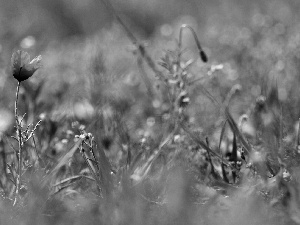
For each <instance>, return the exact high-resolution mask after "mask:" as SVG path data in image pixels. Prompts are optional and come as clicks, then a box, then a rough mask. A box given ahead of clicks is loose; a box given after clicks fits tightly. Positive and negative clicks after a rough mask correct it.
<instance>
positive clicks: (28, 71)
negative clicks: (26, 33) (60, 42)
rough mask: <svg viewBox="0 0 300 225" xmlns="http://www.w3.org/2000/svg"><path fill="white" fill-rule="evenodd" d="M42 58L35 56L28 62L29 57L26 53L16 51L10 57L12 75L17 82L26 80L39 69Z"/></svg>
mask: <svg viewBox="0 0 300 225" xmlns="http://www.w3.org/2000/svg"><path fill="white" fill-rule="evenodd" d="M41 60H42V56H40V55H39V56H37V57H35V58H34V59H33V60H31V61H30V55H29V54H28V53H27V52H24V51H22V50H18V51H16V52H14V53H13V55H12V57H11V66H12V73H13V76H14V78H15V79H16V80H18V81H19V82H21V81H24V80H27V79H28V78H29V77H31V76H32V75H33V74H34V72H35V71H36V70H37V69H38V68H40V63H41Z"/></svg>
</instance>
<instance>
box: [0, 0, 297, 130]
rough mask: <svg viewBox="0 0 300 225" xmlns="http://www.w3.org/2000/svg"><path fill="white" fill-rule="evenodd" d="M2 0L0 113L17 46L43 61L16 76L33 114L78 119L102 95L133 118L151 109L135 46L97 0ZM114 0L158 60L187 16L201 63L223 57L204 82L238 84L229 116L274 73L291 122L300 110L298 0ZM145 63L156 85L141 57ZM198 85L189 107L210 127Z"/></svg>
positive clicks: (10, 93)
mask: <svg viewBox="0 0 300 225" xmlns="http://www.w3.org/2000/svg"><path fill="white" fill-rule="evenodd" d="M0 3H1V8H0V25H1V26H0V27H1V29H0V92H1V95H0V104H1V105H0V108H1V110H2V111H1V112H2V114H1V115H4V116H2V118H5V119H4V121H6V122H7V121H11V120H9V119H7V118H12V112H13V104H14V102H13V99H14V96H15V94H14V93H15V87H16V81H15V80H14V79H13V77H12V76H11V74H10V66H9V65H10V58H11V54H12V52H13V51H15V50H17V49H23V50H25V51H27V52H28V53H29V54H30V55H31V57H32V58H33V57H34V56H36V55H42V56H43V68H42V69H40V70H39V71H38V72H37V73H36V74H35V75H34V76H33V77H32V79H30V80H28V81H25V82H23V84H24V85H23V86H22V89H21V91H22V90H23V91H24V92H26V93H28V92H31V98H32V99H31V100H30V101H31V102H32V101H33V102H32V105H34V106H35V105H36V106H37V107H35V109H32V110H36V111H35V114H39V113H42V112H51V114H52V116H53V114H54V115H56V114H57V115H62V114H64V115H71V116H74V115H75V114H76V113H77V114H76V115H75V116H76V117H78V118H80V119H83V120H84V119H86V118H90V117H91V118H92V117H93V116H94V113H95V110H96V109H95V107H97V106H101V107H102V106H103V105H105V104H106V103H107V101H109V102H110V104H113V105H114V107H115V108H116V109H117V110H120V111H122V112H128V114H130V113H131V115H133V114H134V115H135V114H137V113H140V114H141V117H137V118H140V119H141V120H143V121H146V119H147V118H148V117H149V116H151V113H152V114H153V112H151V110H152V109H149V108H151V107H152V106H151V107H149V104H148V102H147V101H148V100H146V99H147V95H148V93H147V92H146V86H145V84H143V81H141V76H140V75H139V74H140V73H141V71H140V68H139V67H138V66H137V57H136V55H135V52H134V51H135V50H134V46H133V44H132V43H131V42H130V41H129V39H128V38H127V37H126V35H125V33H124V31H123V30H122V28H121V27H120V26H119V24H117V23H116V21H115V19H114V17H113V15H112V13H111V12H110V11H109V10H107V9H106V8H105V6H104V4H103V2H102V1H101V0H97V1H96V0H52V1H47V0H28V1H19V0H14V1H11V0H0ZM111 3H112V4H113V6H114V7H115V9H116V11H117V12H118V13H119V14H120V16H121V17H122V18H123V20H124V22H125V23H126V24H127V25H128V27H129V28H130V29H131V31H132V32H133V33H134V34H135V35H136V37H137V38H138V39H139V40H140V41H141V42H142V43H145V45H146V46H147V49H148V51H149V52H150V54H151V56H152V57H153V58H154V59H155V61H156V62H158V61H159V60H160V58H161V57H162V56H163V54H164V51H165V50H175V49H176V40H178V33H179V27H180V26H181V25H182V24H184V23H187V24H189V25H191V26H192V27H193V28H194V29H195V31H196V33H197V35H198V38H199V39H200V41H201V44H202V45H203V48H204V50H205V51H206V53H207V54H208V56H209V64H208V65H209V66H211V65H218V64H222V68H223V69H222V71H220V72H217V73H216V74H215V75H214V76H213V77H211V78H209V79H207V80H208V81H207V82H206V83H202V85H205V87H206V88H207V89H208V90H209V91H211V93H213V95H214V97H215V98H217V99H218V100H219V101H220V102H222V101H223V100H224V98H225V97H224V96H225V95H226V94H227V93H228V92H229V90H230V89H231V87H232V86H234V85H235V84H239V85H241V87H242V90H243V92H242V95H241V96H239V97H238V98H237V99H236V100H235V101H234V104H233V106H232V107H233V110H234V113H235V114H236V115H240V114H242V113H245V112H246V110H247V109H248V106H249V105H251V103H252V102H253V101H254V100H255V99H256V98H257V97H258V96H260V95H261V94H264V93H266V92H267V91H268V88H269V87H270V83H272V82H273V81H274V82H275V81H276V82H277V83H276V82H275V83H276V85H278V88H279V98H280V100H282V101H283V102H284V104H287V105H288V106H289V110H287V111H286V116H287V118H290V119H288V121H291V124H292V123H294V121H295V120H296V119H297V118H298V117H299V115H300V111H299V107H298V106H299V105H300V102H299V100H298V98H297V96H299V91H298V85H299V80H300V79H299V78H298V72H299V71H298V70H299V66H300V65H299V62H298V61H299V57H300V54H299V53H300V52H299V44H300V33H299V14H298V12H299V7H300V3H299V1H297V0H287V1H280V0H272V1H263V0H260V1H259V0H256V1H246V0H202V1H197V0H186V1H181V0H164V1H159V0H128V1H121V0H113V1H111ZM184 36H185V38H184V47H186V48H188V49H189V50H190V52H191V53H190V55H189V56H190V57H191V58H196V59H197V50H196V47H195V44H194V42H193V39H192V37H191V35H190V34H185V35H184ZM198 61H199V60H198ZM198 61H197V63H196V66H195V68H194V69H193V71H192V72H193V74H194V78H199V77H203V76H206V73H205V72H203V64H201V62H200V61H199V62H198ZM204 69H205V67H204ZM144 72H145V73H146V75H147V76H148V77H149V79H150V81H151V82H153V83H152V84H153V85H155V84H156V80H155V79H154V76H153V74H152V72H151V71H150V70H149V69H148V68H147V66H145V71H144ZM197 87H198V86H197V85H196V88H195V89H193V91H192V92H191V93H192V96H191V97H192V100H193V103H195V104H193V105H192V106H191V110H190V111H191V116H192V117H193V121H196V122H197V123H199V124H201V126H203V127H204V128H207V127H208V126H210V125H211V123H210V118H214V117H215V116H216V114H217V112H216V111H215V110H214V109H215V108H214V106H213V105H212V103H211V101H209V100H207V98H205V97H203V96H199V91H197ZM37 91H38V93H37ZM288 96H293V97H291V98H289V97H288ZM24 98H25V97H24ZM27 98H28V97H27ZM160 98H161V97H159V96H154V97H153V99H152V100H153V101H154V100H155V101H156V103H157V101H160ZM152 100H151V101H152ZM291 102H293V104H291ZM133 105H134V107H132V106H133ZM150 105H151V103H150ZM156 105H157V104H156ZM22 107H23V109H22ZM26 107H27V108H28V107H30V106H28V104H24V105H23V106H22V104H20V110H21V112H22V110H23V111H25V110H26ZM32 107H33V106H32ZM33 108H34V107H33ZM137 109H138V110H137ZM140 109H142V110H140ZM76 110H77V111H76ZM9 115H11V116H9ZM125 115H126V114H125ZM203 118H206V119H205V120H203ZM129 121H130V120H129ZM2 123H3V124H6V123H5V122H2ZM134 123H138V122H137V121H136V120H135V122H134ZM208 124H210V125H208ZM135 126H138V125H135ZM5 129H6V128H3V129H2V130H5Z"/></svg>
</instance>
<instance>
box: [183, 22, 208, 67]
mask: <svg viewBox="0 0 300 225" xmlns="http://www.w3.org/2000/svg"><path fill="white" fill-rule="evenodd" d="M185 28H187V29H189V30H190V31H191V33H192V35H193V37H194V40H195V42H196V45H197V48H198V51H199V55H200V58H201V60H202V61H203V62H205V63H206V62H207V56H206V54H205V52H204V51H203V49H202V47H201V44H200V41H199V39H198V37H197V34H196V32H195V30H194V29H193V28H192V27H191V26H190V25H187V24H183V25H182V26H181V27H180V31H179V44H178V47H179V57H180V54H181V53H180V52H181V46H182V31H183V29H185Z"/></svg>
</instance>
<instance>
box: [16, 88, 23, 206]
mask: <svg viewBox="0 0 300 225" xmlns="http://www.w3.org/2000/svg"><path fill="white" fill-rule="evenodd" d="M20 84H21V82H18V86H17V92H16V101H15V117H16V128H17V136H18V143H19V149H18V150H19V151H18V178H17V188H16V196H15V201H14V204H15V203H16V201H17V197H18V194H19V192H20V188H21V176H22V147H23V141H22V131H21V124H20V122H19V119H18V99H19V91H20Z"/></svg>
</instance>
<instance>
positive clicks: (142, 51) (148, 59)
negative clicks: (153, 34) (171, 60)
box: [100, 0, 168, 86]
mask: <svg viewBox="0 0 300 225" xmlns="http://www.w3.org/2000/svg"><path fill="white" fill-rule="evenodd" d="M100 1H101V2H102V3H103V4H104V5H105V7H106V8H107V9H108V10H109V11H110V12H111V13H112V14H113V15H114V17H115V18H116V20H117V22H118V23H119V24H120V25H121V27H123V29H124V30H125V32H126V35H127V37H128V38H129V39H130V41H131V42H132V44H134V45H135V46H137V49H138V51H139V52H140V54H141V56H142V57H143V59H144V60H145V62H146V63H147V65H148V66H149V67H150V69H151V70H152V71H153V72H154V73H155V75H156V76H157V77H158V78H159V79H161V80H162V81H163V82H164V83H165V85H167V86H168V81H167V80H166V79H165V78H164V75H163V73H162V72H161V71H159V70H158V69H157V67H156V64H155V62H154V61H153V59H152V58H151V57H150V55H149V53H148V51H147V50H146V49H145V47H144V46H143V45H142V44H140V43H139V41H138V39H137V38H136V37H135V36H134V34H133V33H132V32H131V31H130V29H129V28H128V27H127V26H126V24H125V23H124V22H123V20H122V18H121V17H120V16H119V14H118V12H117V11H116V10H115V8H114V7H113V5H112V4H111V3H110V1H109V0H100Z"/></svg>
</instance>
